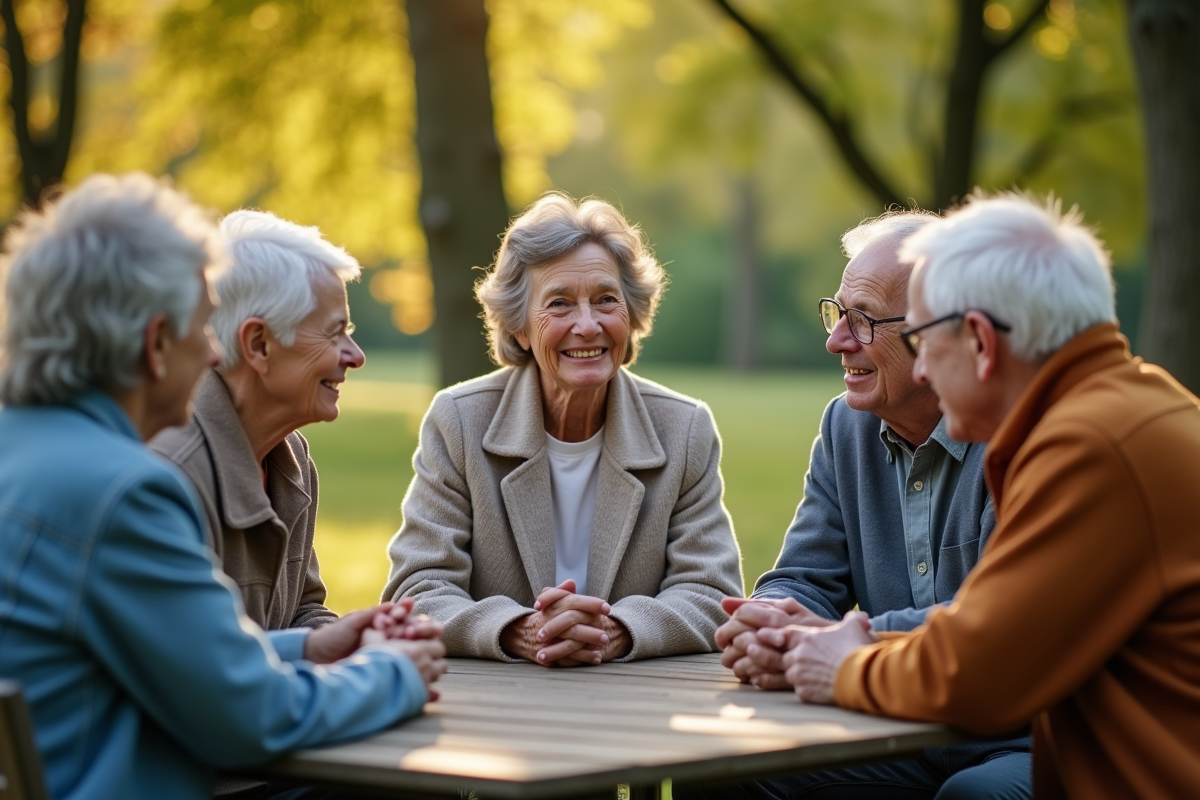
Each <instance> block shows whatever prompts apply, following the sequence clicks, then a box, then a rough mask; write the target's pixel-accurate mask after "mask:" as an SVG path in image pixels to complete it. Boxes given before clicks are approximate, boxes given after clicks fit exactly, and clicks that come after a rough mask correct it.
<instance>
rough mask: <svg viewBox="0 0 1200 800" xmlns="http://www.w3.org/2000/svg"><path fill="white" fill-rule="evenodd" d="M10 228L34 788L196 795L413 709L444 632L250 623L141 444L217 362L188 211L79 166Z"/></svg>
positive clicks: (7, 437) (181, 416) (163, 468)
mask: <svg viewBox="0 0 1200 800" xmlns="http://www.w3.org/2000/svg"><path fill="white" fill-rule="evenodd" d="M5 244H6V254H5V259H4V267H5V268H6V270H7V273H8V274H7V276H6V291H5V293H4V311H5V313H4V315H3V317H4V320H5V328H4V339H3V347H2V348H0V349H2V352H3V364H2V365H0V402H3V403H4V406H3V407H2V408H0V583H2V584H3V587H4V588H3V591H2V592H0V675H4V676H5V677H7V678H11V679H15V680H18V681H20V682H21V683H22V684H23V685H24V688H25V692H26V694H27V696H28V698H29V702H30V707H31V709H32V716H33V724H34V733H35V741H36V744H37V747H38V750H39V752H40V753H41V756H42V761H43V764H44V765H45V773H46V783H47V784H48V789H49V794H50V795H52V796H53V797H56V798H59V800H92V799H93V798H94V799H95V800H102V799H103V798H114V797H116V798H123V799H125V798H128V799H129V800H143V799H144V800H157V799H158V798H171V799H172V800H203V798H207V797H209V796H210V794H211V791H212V783H213V781H212V777H213V774H212V770H213V769H214V768H234V767H242V766H246V765H250V764H254V763H259V762H263V761H266V760H269V759H271V758H273V757H275V756H277V755H279V754H280V753H282V752H285V751H287V750H290V749H293V748H298V747H309V746H316V745H320V744H327V743H331V742H333V741H337V740H342V739H345V738H347V737H352V736H360V735H363V734H367V733H371V732H373V731H376V730H379V729H381V728H384V727H387V726H389V725H392V724H394V723H395V722H397V721H398V720H400V719H403V718H405V717H408V716H412V715H414V714H418V713H420V711H421V708H422V706H423V705H424V703H425V701H426V699H427V697H428V696H429V693H428V691H427V689H426V685H427V684H429V683H431V682H432V681H434V680H436V679H437V677H438V675H440V674H441V673H442V672H444V671H445V662H444V661H443V660H442V654H443V653H444V648H443V647H442V645H441V643H440V642H438V641H415V642H414V641H390V640H386V639H385V637H386V636H387V635H403V634H404V633H405V631H404V629H403V628H404V625H403V624H402V623H401V621H400V620H397V619H396V618H395V617H392V616H389V614H390V611H391V609H390V608H389V607H388V606H386V605H385V606H382V607H379V608H377V609H374V610H371V611H368V612H366V613H363V614H359V615H356V616H355V618H354V619H351V618H350V616H349V615H348V616H347V617H346V618H345V619H344V620H342V621H339V622H337V623H334V624H331V625H327V626H325V627H324V628H321V629H319V630H303V631H282V632H276V631H272V632H271V633H270V634H269V635H264V633H263V632H262V631H261V630H260V629H259V628H258V627H257V626H255V625H254V624H253V623H252V622H251V621H250V620H249V619H247V618H246V616H245V614H244V613H243V611H242V602H241V598H240V596H239V595H238V593H237V587H236V586H234V585H233V583H231V582H230V581H229V580H228V579H226V578H225V577H224V576H223V575H221V573H220V570H219V569H218V568H217V565H216V563H215V562H214V560H213V555H212V551H211V549H209V548H208V547H207V546H206V543H205V535H204V512H203V510H202V508H201V506H200V503H199V502H198V499H197V498H196V495H195V492H193V491H192V487H191V485H190V484H189V483H188V480H187V478H186V477H184V475H182V474H181V473H180V472H179V470H177V469H176V468H175V467H174V466H173V465H172V464H170V463H168V462H166V461H164V460H163V459H162V458H159V457H158V456H156V455H153V454H151V453H149V452H147V450H146V448H145V447H144V446H143V444H142V443H143V442H144V441H145V440H147V439H149V438H151V437H152V436H154V435H155V434H156V433H158V432H159V431H160V430H162V429H163V428H164V427H167V426H171V425H180V424H182V423H184V422H186V421H187V419H188V406H189V398H190V396H191V393H192V389H193V387H194V386H195V384H196V380H197V378H198V377H199V376H200V375H201V374H202V373H203V372H204V371H206V370H207V369H208V368H210V367H211V366H213V365H214V364H216V362H217V353H216V350H215V349H214V347H213V344H212V342H211V340H210V338H209V334H208V325H207V323H208V319H209V315H210V313H211V312H212V309H213V302H212V299H211V298H210V295H209V291H208V282H207V278H206V271H207V270H208V268H210V267H211V266H213V264H214V263H217V262H220V261H221V260H223V259H221V257H220V256H219V255H218V253H219V249H220V248H219V246H218V244H217V240H216V236H215V231H214V230H213V228H212V225H211V223H209V222H208V220H207V219H206V217H205V215H204V214H203V213H202V212H201V211H200V210H199V209H198V208H196V207H195V206H193V205H192V204H191V203H190V202H188V201H187V200H186V199H185V198H184V197H183V196H181V195H180V194H178V193H177V192H175V191H173V190H171V189H170V188H168V187H166V186H163V185H162V184H159V183H156V182H155V181H153V180H151V179H150V178H149V177H147V176H144V175H132V176H127V177H124V178H115V177H112V176H106V175H101V176H93V177H91V178H89V179H87V180H86V181H84V183H83V184H82V185H80V187H79V188H78V189H75V190H74V191H71V192H68V193H67V194H66V195H64V196H63V197H62V198H61V199H59V200H57V201H56V202H53V203H50V204H48V205H47V207H46V208H45V209H44V210H43V211H41V212H36V211H29V212H26V213H25V214H23V215H22V216H21V218H20V220H19V222H18V224H16V225H15V226H14V227H13V228H11V229H10V232H9V235H8V237H7V239H6V242H5ZM401 608H402V607H401ZM376 625H378V626H379V627H378V628H377V627H375V626H376ZM360 644H366V645H367V646H365V647H362V648H361V649H360V647H359V646H360ZM351 652H353V653H354V655H355V657H354V658H353V659H347V660H342V656H345V655H350V654H351ZM284 662H290V663H284ZM318 664H320V666H318ZM291 791H292V795H291V796H293V797H295V796H297V793H298V792H303V791H305V790H291Z"/></svg>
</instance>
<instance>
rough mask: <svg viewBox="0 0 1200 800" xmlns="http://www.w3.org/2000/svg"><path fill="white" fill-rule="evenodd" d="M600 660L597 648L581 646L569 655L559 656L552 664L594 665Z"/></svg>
mask: <svg viewBox="0 0 1200 800" xmlns="http://www.w3.org/2000/svg"><path fill="white" fill-rule="evenodd" d="M601 660H602V656H601V654H600V651H599V650H590V649H588V648H586V647H581V648H579V650H578V651H576V652H574V653H572V654H571V655H569V656H566V657H565V658H560V659H559V660H558V661H556V662H554V665H555V666H557V667H594V666H596V665H597V664H599V663H600V661H601Z"/></svg>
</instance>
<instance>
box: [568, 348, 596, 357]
mask: <svg viewBox="0 0 1200 800" xmlns="http://www.w3.org/2000/svg"><path fill="white" fill-rule="evenodd" d="M604 350H605V348H603V347H593V348H592V349H591V350H563V351H562V353H563V355H564V356H566V357H567V358H595V357H596V356H598V355H602V354H603V353H604Z"/></svg>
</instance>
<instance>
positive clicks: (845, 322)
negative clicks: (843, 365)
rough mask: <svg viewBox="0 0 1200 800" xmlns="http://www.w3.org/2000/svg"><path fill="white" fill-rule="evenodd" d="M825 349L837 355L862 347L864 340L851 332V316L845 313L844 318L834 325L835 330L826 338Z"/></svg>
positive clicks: (852, 351) (855, 350)
mask: <svg viewBox="0 0 1200 800" xmlns="http://www.w3.org/2000/svg"><path fill="white" fill-rule="evenodd" d="M825 349H826V350H828V351H829V352H830V353H832V354H833V355H835V356H836V355H838V354H840V353H854V352H857V351H859V350H861V349H862V342H860V341H858V339H855V338H854V336H853V335H851V333H850V318H849V317H847V316H846V315H844V314H843V315H842V318H841V319H839V320H838V321H837V324H836V325H834V326H833V332H832V333H830V334H829V338H828V339H826V340H825Z"/></svg>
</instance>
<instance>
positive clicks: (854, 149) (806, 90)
mask: <svg viewBox="0 0 1200 800" xmlns="http://www.w3.org/2000/svg"><path fill="white" fill-rule="evenodd" d="M711 1H712V3H713V4H714V5H716V6H717V8H718V9H720V10H721V11H722V12H723V13H724V14H725V15H726V16H727V17H729V19H731V20H732V21H733V22H734V23H736V24H737V25H738V27H740V28H741V29H742V30H743V31H745V32H746V34H747V35H748V36H749V37H750V40H751V41H753V42H754V44H755V46H756V47H757V49H758V51H759V53H760V55H762V57H763V58H764V59H765V60H766V62H767V66H768V67H770V69H771V70H772V71H773V72H775V74H776V75H777V76H779V77H780V78H782V79H783V81H784V83H786V84H787V85H788V86H789V87H791V89H792V90H793V91H794V92H796V94H798V95H800V97H801V98H802V99H803V100H804V102H805V103H807V104H808V106H809V108H810V109H812V111H813V113H815V114H816V115H817V118H818V119H819V120H820V121H821V122H822V123H823V124H824V126H825V128H826V130H827V131H828V132H829V134H830V135H831V136H832V137H833V141H834V144H835V145H836V146H837V149H838V152H840V153H841V155H842V159H843V160H844V161H845V162H846V165H847V166H848V167H849V168H850V171H851V172H852V173H854V176H855V177H856V178H858V180H859V181H860V182H861V183H862V185H863V186H864V187H866V188H867V190H868V191H870V192H871V193H872V194H874V195H875V196H876V197H877V198H878V199H879V201H880V202H882V203H883V204H884V206H891V205H901V206H902V205H905V202H904V199H903V198H902V197H901V195H900V193H899V192H897V191H895V189H893V188H892V186H891V185H890V184H889V183H888V182H887V180H886V179H885V178H884V177H883V175H882V174H881V173H880V171H879V170H878V169H876V168H875V165H874V164H872V163H871V161H870V160H869V159H868V158H867V155H866V153H865V152H864V151H863V150H862V148H861V147H860V146H859V144H858V141H857V139H856V137H855V135H854V126H853V123H852V122H851V120H850V119H848V118H847V117H846V116H845V115H844V114H842V113H841V112H837V111H834V110H833V109H832V108H830V107H829V104H828V103H826V102H825V98H823V97H821V95H820V94H818V93H817V91H816V89H815V88H813V86H812V85H811V84H810V83H809V82H808V80H807V79H805V77H804V76H803V75H801V74H800V72H799V71H798V70H797V69H796V68H795V67H794V66H793V65H792V63H791V62H790V61H789V60H788V58H787V57H786V56H785V55H784V53H783V51H782V50H781V49H780V48H779V47H778V46H777V45H776V44H775V42H774V41H772V40H771V38H770V37H769V36H767V34H766V33H765V32H763V31H762V30H760V29H759V28H758V27H757V26H755V25H754V23H752V22H750V20H748V19H746V17H745V16H743V15H742V14H741V12H739V11H738V10H737V9H736V8H734V7H733V6H732V5H730V3H729V2H728V0H711Z"/></svg>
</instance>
